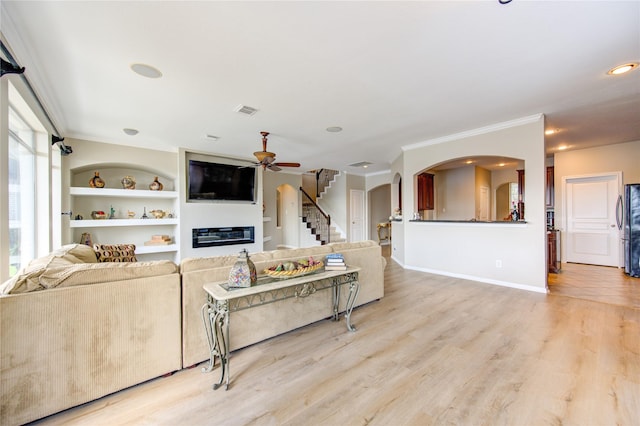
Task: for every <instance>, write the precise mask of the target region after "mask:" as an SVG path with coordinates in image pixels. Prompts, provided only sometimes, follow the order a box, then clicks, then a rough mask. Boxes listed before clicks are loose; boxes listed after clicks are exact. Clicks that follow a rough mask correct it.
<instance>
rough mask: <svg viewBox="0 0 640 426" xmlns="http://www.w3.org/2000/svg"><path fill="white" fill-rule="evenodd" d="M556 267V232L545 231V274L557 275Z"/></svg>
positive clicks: (557, 267) (557, 268) (557, 266)
mask: <svg viewBox="0 0 640 426" xmlns="http://www.w3.org/2000/svg"><path fill="white" fill-rule="evenodd" d="M559 271H560V267H559V265H558V231H557V230H549V231H547V272H549V273H553V274H557V273H558V272H559Z"/></svg>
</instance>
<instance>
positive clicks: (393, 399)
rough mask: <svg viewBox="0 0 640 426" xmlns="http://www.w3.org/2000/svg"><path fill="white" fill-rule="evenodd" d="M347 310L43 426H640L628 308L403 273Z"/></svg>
mask: <svg viewBox="0 0 640 426" xmlns="http://www.w3.org/2000/svg"><path fill="white" fill-rule="evenodd" d="M385 288H386V295H385V297H384V298H383V299H381V300H380V301H377V302H372V303H370V304H368V305H365V306H362V307H360V308H357V309H356V310H354V312H353V315H352V320H353V322H354V324H355V325H356V327H357V331H356V332H354V333H349V332H347V331H346V327H345V324H344V319H342V320H341V321H340V322H337V323H336V322H331V321H328V320H327V321H320V322H318V323H315V324H312V325H310V326H307V327H303V328H301V329H298V330H295V331H293V332H290V333H287V334H285V335H282V336H278V337H276V338H273V339H270V340H268V341H265V342H261V343H258V344H256V345H253V346H251V347H248V348H245V349H242V350H238V351H235V352H234V353H233V354H232V360H231V377H232V382H231V387H230V389H229V390H228V391H226V392H225V391H224V390H223V389H219V390H216V391H214V390H212V388H211V385H212V383H213V382H214V381H215V380H217V378H218V371H219V370H218V368H216V369H215V370H214V372H213V373H202V372H201V371H200V368H194V369H188V370H182V371H180V372H177V373H176V374H174V375H172V376H170V377H164V378H158V379H156V380H152V381H150V382H147V383H144V384H141V385H138V386H135V387H132V388H130V389H127V390H124V391H121V392H118V393H116V394H113V395H110V396H108V397H105V398H102V399H100V400H97V401H94V402H92V403H88V404H85V405H83V406H81V407H77V408H74V409H70V410H67V411H66V412H63V413H60V414H57V415H54V416H52V417H49V418H47V419H44V420H43V421H41V422H39V424H41V425H62V424H64V425H92V426H93V425H125V424H126V425H369V424H371V425H432V424H438V425H440V424H451V425H543V424H575V425H638V424H639V422H640V417H639V413H640V310H638V309H632V308H628V307H624V306H616V305H612V304H605V303H598V302H593V301H588V300H582V299H578V298H573V297H564V296H556V295H545V294H537V293H531V292H527V291H522V290H516V289H509V288H504V287H499V286H492V285H486V284H482V283H476V282H468V281H464V280H460V279H454V278H449V277H443V276H437V275H431V274H427V273H422V272H417V271H409V270H403V269H402V268H400V267H399V266H398V265H396V264H395V263H394V262H393V261H389V263H388V265H387V268H386V271H385Z"/></svg>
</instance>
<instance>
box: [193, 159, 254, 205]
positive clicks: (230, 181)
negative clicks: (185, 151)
mask: <svg viewBox="0 0 640 426" xmlns="http://www.w3.org/2000/svg"><path fill="white" fill-rule="evenodd" d="M187 201H202V202H207V201H208V202H215V201H236V202H251V203H255V202H256V169H255V167H252V166H239V165H233V164H221V163H213V162H209V161H198V160H188V164H187Z"/></svg>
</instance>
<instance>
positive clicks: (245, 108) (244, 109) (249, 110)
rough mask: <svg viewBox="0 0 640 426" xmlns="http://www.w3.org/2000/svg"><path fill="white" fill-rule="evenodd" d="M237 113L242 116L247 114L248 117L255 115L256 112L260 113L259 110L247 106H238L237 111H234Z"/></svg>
mask: <svg viewBox="0 0 640 426" xmlns="http://www.w3.org/2000/svg"><path fill="white" fill-rule="evenodd" d="M234 111H235V112H239V113H241V114H246V115H253V114H255V113H256V112H258V110H257V109H255V108H253V107H250V106H247V105H238V106H237V107H236V109H234Z"/></svg>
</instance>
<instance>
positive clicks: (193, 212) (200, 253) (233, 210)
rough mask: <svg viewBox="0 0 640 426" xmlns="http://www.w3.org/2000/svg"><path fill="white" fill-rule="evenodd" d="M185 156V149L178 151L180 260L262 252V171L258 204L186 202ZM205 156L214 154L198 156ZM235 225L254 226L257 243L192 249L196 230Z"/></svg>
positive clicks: (224, 160) (260, 172) (259, 171)
mask: <svg viewBox="0 0 640 426" xmlns="http://www.w3.org/2000/svg"><path fill="white" fill-rule="evenodd" d="M186 153H187V151H185V150H184V149H180V151H179V160H178V170H179V172H178V182H179V185H178V187H179V188H181V195H180V215H181V216H180V254H181V258H182V259H184V258H187V257H206V256H217V255H223V254H235V253H238V252H239V251H240V250H242V249H243V248H245V249H247V251H248V252H249V253H255V252H260V251H262V244H263V243H262V240H263V235H264V234H263V227H262V180H263V176H262V174H263V171H262V169H261V168H258V169H257V171H258V188H257V195H258V196H257V200H256V202H255V203H233V202H215V203H200V202H198V203H187V201H186V195H185V192H186V191H185V188H186V185H187V180H186V177H187V174H186ZM199 154H203V155H210V156H212V159H215V158H216V157H214V156H213V155H212V154H206V153H199ZM216 161H220V162H232V160H229V159H225V158H219V159H218V160H216ZM232 226H254V227H255V235H254V236H255V243H253V244H238V245H230V246H217V247H201V248H193V247H192V229H193V228H218V227H232Z"/></svg>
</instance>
